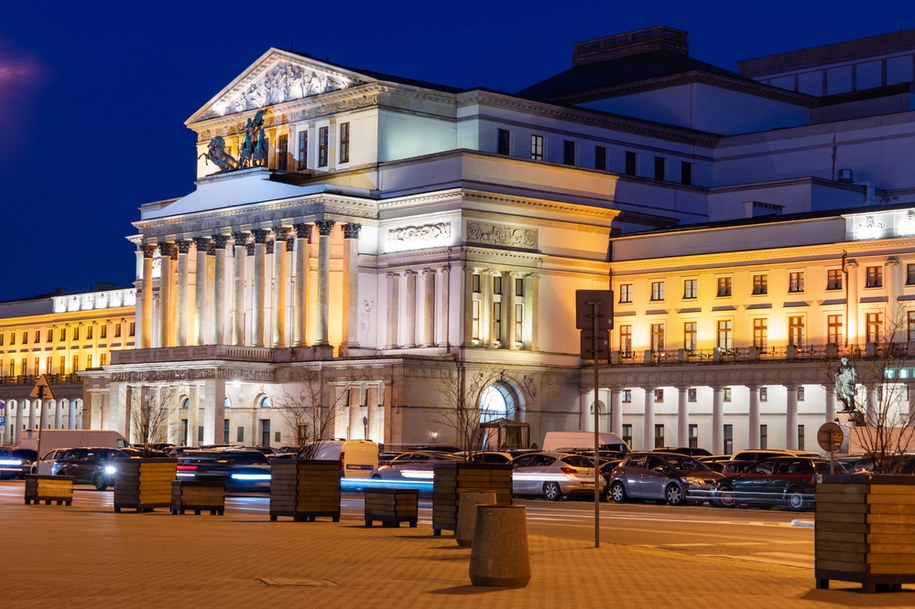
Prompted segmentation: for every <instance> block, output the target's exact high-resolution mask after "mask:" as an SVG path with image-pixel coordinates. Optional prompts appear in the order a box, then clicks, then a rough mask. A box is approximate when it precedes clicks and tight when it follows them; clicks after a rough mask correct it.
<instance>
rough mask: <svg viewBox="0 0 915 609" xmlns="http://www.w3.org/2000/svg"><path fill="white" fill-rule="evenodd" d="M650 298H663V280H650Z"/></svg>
mask: <svg viewBox="0 0 915 609" xmlns="http://www.w3.org/2000/svg"><path fill="white" fill-rule="evenodd" d="M651 299H652V300H664V282H663V281H652V282H651Z"/></svg>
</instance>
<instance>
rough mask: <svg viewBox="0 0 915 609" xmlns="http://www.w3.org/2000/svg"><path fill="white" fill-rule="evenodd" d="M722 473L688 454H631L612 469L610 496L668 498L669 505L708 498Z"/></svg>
mask: <svg viewBox="0 0 915 609" xmlns="http://www.w3.org/2000/svg"><path fill="white" fill-rule="evenodd" d="M721 477H722V474H720V473H718V472H715V471H712V470H711V469H709V467H708V466H707V465H705V464H704V463H701V462H699V461H698V460H696V459H694V458H693V457H690V456H688V455H681V454H678V453H667V452H645V453H630V454H629V455H627V456H626V458H625V459H623V461H622V463H620V464H619V465H618V466H617V467H616V468H615V469H614V470H613V472H612V474H611V480H610V497H611V498H612V499H613V501H615V502H616V503H623V502H625V501H627V500H629V499H651V500H655V501H666V502H667V503H669V504H670V505H680V504H682V503H686V502H699V503H702V502H704V501H707V500H708V499H709V497H710V496H711V490H712V485H714V483H715V482H717V481H718V479H719V478H721Z"/></svg>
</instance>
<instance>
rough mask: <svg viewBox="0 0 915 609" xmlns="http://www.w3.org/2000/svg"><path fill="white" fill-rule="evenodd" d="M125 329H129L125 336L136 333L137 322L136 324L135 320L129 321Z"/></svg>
mask: <svg viewBox="0 0 915 609" xmlns="http://www.w3.org/2000/svg"><path fill="white" fill-rule="evenodd" d="M127 329H128V331H129V332H128V334H127V336H135V335H136V333H137V324H136V322H133V321H132V322H130V325H129V326H128V327H127Z"/></svg>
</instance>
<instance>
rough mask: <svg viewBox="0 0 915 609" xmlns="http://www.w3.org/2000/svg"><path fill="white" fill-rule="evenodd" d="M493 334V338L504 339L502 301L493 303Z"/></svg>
mask: <svg viewBox="0 0 915 609" xmlns="http://www.w3.org/2000/svg"><path fill="white" fill-rule="evenodd" d="M492 334H493V339H495V340H497V341H501V340H502V303H501V302H494V303H492Z"/></svg>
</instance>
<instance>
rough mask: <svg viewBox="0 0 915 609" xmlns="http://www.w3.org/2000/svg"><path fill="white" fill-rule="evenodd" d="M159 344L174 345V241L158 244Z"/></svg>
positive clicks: (175, 257) (175, 248)
mask: <svg viewBox="0 0 915 609" xmlns="http://www.w3.org/2000/svg"><path fill="white" fill-rule="evenodd" d="M159 253H160V255H159V345H158V346H160V347H173V346H174V345H175V335H174V333H173V330H174V325H173V324H174V322H173V318H172V306H171V305H172V300H173V299H174V297H173V296H172V292H173V290H174V270H173V269H174V264H173V261H174V260H175V259H177V257H178V248H177V247H176V246H175V244H174V243H160V244H159Z"/></svg>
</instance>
